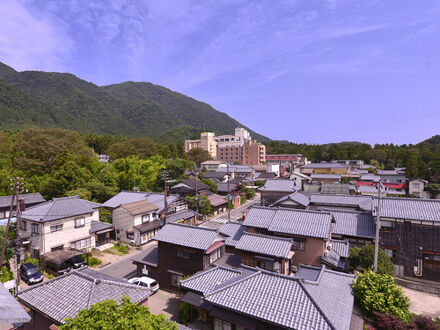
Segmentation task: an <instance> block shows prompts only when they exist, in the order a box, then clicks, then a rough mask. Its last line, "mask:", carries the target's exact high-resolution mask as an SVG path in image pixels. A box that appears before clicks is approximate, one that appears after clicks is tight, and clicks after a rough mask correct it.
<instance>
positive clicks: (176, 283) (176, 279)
mask: <svg viewBox="0 0 440 330" xmlns="http://www.w3.org/2000/svg"><path fill="white" fill-rule="evenodd" d="M182 278H183V276H182V275H177V274H171V285H172V286H176V287H178V286H179V282H180V281H181V280H182Z"/></svg>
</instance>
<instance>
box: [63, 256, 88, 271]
mask: <svg viewBox="0 0 440 330" xmlns="http://www.w3.org/2000/svg"><path fill="white" fill-rule="evenodd" d="M67 263H68V264H69V265H70V266H72V267H73V268H74V269H78V268H81V267H83V266H85V265H86V261H85V260H84V259H83V258H82V257H81V256H74V257H73V258H71V259H69V260H67Z"/></svg>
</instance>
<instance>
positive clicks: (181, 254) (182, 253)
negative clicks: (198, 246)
mask: <svg viewBox="0 0 440 330" xmlns="http://www.w3.org/2000/svg"><path fill="white" fill-rule="evenodd" d="M177 256H178V257H179V258H185V259H189V253H188V252H186V251H181V250H177Z"/></svg>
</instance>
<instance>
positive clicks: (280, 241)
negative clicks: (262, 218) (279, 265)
mask: <svg viewBox="0 0 440 330" xmlns="http://www.w3.org/2000/svg"><path fill="white" fill-rule="evenodd" d="M235 248H236V249H237V250H242V251H247V252H252V253H256V254H264V255H268V256H273V257H280V258H287V257H288V256H289V252H290V251H291V250H292V240H291V239H289V238H282V237H276V236H268V235H259V234H251V233H243V235H242V236H241V238H240V240H239V241H238V242H237V244H236V245H235Z"/></svg>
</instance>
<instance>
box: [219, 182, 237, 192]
mask: <svg viewBox="0 0 440 330" xmlns="http://www.w3.org/2000/svg"><path fill="white" fill-rule="evenodd" d="M237 188H238V185H237V184H235V183H229V192H231V191H234V190H235V189H237ZM217 191H218V192H226V193H227V192H228V184H227V183H217Z"/></svg>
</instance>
